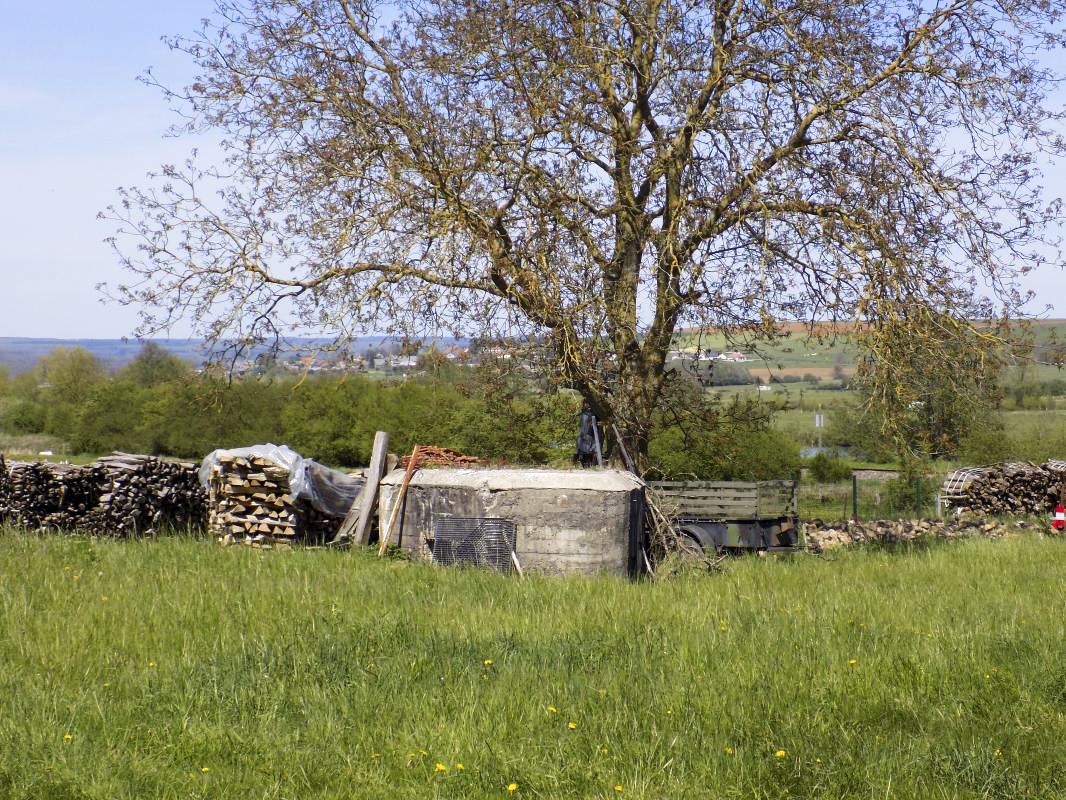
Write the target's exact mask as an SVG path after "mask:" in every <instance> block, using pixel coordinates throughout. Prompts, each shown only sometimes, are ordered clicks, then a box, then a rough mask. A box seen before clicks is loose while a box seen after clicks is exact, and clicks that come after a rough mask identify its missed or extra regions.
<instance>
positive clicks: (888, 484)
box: [798, 473, 951, 520]
mask: <svg viewBox="0 0 1066 800" xmlns="http://www.w3.org/2000/svg"><path fill="white" fill-rule="evenodd" d="M940 484H941V480H940V479H939V478H936V477H933V478H916V479H906V478H899V477H896V476H895V475H894V474H892V473H887V474H886V475H882V476H876V477H861V476H860V475H858V474H853V475H852V477H851V478H848V479H846V480H842V481H836V482H833V483H824V482H818V481H815V480H812V479H811V478H810V477H804V479H803V480H801V481H800V484H799V496H798V503H799V513H800V517H801V519H823V520H840V519H860V520H862V519H866V520H871V519H921V518H927V517H939V516H943V515H944V514H947V513H950V511H951V510H950V509H946V508H943V507H942V506H941V504H940V502H939V499H938V495H939V490H940Z"/></svg>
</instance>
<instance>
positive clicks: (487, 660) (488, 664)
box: [481, 658, 492, 667]
mask: <svg viewBox="0 0 1066 800" xmlns="http://www.w3.org/2000/svg"><path fill="white" fill-rule="evenodd" d="M481 663H482V664H484V665H485V666H486V667H491V666H492V659H491V658H486V659H485V660H484V661H482V662H481Z"/></svg>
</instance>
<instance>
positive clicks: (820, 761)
mask: <svg viewBox="0 0 1066 800" xmlns="http://www.w3.org/2000/svg"><path fill="white" fill-rule="evenodd" d="M814 763H815V764H821V763H822V759H820V758H816V759H814Z"/></svg>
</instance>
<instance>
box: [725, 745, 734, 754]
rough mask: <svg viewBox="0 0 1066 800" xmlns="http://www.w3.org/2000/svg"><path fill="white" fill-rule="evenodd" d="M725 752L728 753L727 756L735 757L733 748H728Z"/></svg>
mask: <svg viewBox="0 0 1066 800" xmlns="http://www.w3.org/2000/svg"><path fill="white" fill-rule="evenodd" d="M725 752H726V755H730V756H731V755H733V748H732V747H727V748H726V749H725Z"/></svg>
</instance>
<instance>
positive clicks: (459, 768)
mask: <svg viewBox="0 0 1066 800" xmlns="http://www.w3.org/2000/svg"><path fill="white" fill-rule="evenodd" d="M455 771H456V772H462V771H463V762H462V761H456V762H455Z"/></svg>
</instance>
